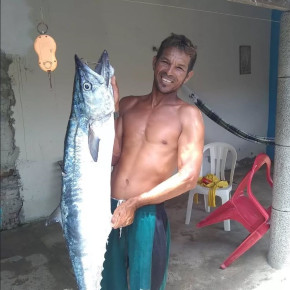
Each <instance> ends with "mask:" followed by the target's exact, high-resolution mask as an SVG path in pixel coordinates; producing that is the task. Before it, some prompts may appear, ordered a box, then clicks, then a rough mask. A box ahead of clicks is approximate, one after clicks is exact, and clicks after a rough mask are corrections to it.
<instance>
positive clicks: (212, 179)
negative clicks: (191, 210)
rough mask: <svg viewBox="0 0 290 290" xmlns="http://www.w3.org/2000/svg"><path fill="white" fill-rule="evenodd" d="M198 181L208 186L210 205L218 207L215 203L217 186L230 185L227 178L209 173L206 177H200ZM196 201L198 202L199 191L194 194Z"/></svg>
mask: <svg viewBox="0 0 290 290" xmlns="http://www.w3.org/2000/svg"><path fill="white" fill-rule="evenodd" d="M197 183H198V184H199V185H201V186H204V187H208V188H209V192H208V205H209V206H211V207H216V203H215V193H216V190H217V188H225V187H227V186H229V184H228V182H227V181H226V180H219V179H218V177H217V176H216V175H214V174H207V175H206V176H204V177H199V179H198V181H197ZM194 202H195V203H198V193H195V195H194Z"/></svg>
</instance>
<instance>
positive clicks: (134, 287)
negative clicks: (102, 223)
mask: <svg viewBox="0 0 290 290" xmlns="http://www.w3.org/2000/svg"><path fill="white" fill-rule="evenodd" d="M195 60H196V48H195V47H194V46H193V45H192V43H191V41H190V40H189V39H188V38H186V37H185V36H183V35H176V34H172V35H171V36H169V37H168V38H166V39H165V40H164V41H163V42H162V43H161V46H160V48H159V50H158V53H157V55H156V56H155V57H154V58H153V71H154V81H153V87H152V91H151V93H150V94H148V95H144V96H129V97H126V98H123V99H122V100H121V101H120V103H119V104H118V102H117V103H116V109H118V107H119V108H120V110H119V118H118V120H117V121H116V139H115V145H114V153H113V166H114V169H113V172H112V184H111V188H112V213H113V217H112V227H113V229H112V232H111V234H110V237H109V243H108V247H107V253H106V256H105V258H106V260H105V263H104V272H103V281H102V289H106V290H115V289H116V290H117V289H118V290H123V289H124V290H125V289H128V284H129V289H131V290H140V289H147V290H148V289H151V290H157V289H158V290H159V289H165V284H166V277H167V266H168V256H169V244H170V237H169V235H170V234H169V224H168V221H167V216H166V213H165V210H164V202H165V201H166V200H168V199H171V198H174V197H176V196H178V195H180V194H182V193H184V192H186V191H188V190H189V189H191V188H193V187H195V185H196V182H197V179H198V176H199V172H200V166H201V161H202V152H203V142H204V125H203V120H202V115H201V113H200V111H199V110H198V109H197V108H196V107H195V106H192V105H190V104H187V103H185V102H183V101H182V100H181V99H179V98H178V96H177V90H178V89H179V88H180V87H181V86H182V84H184V83H185V82H187V81H188V80H189V79H190V78H191V77H192V76H193V71H192V69H193V65H194V63H195ZM112 85H113V88H114V96H115V99H116V100H118V88H117V85H116V83H115V80H114V79H113V80H112ZM176 168H177V173H175V174H173V172H174V171H175V169H176ZM128 270H129V271H128Z"/></svg>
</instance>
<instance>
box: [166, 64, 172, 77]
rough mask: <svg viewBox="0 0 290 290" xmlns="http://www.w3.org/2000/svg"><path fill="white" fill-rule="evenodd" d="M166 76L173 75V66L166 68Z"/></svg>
mask: <svg viewBox="0 0 290 290" xmlns="http://www.w3.org/2000/svg"><path fill="white" fill-rule="evenodd" d="M167 74H168V75H172V74H173V65H170V66H168V68H167Z"/></svg>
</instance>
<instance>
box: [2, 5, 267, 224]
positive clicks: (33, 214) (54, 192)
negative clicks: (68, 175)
mask: <svg viewBox="0 0 290 290" xmlns="http://www.w3.org/2000/svg"><path fill="white" fill-rule="evenodd" d="M145 2H146V1H143V2H142V3H138V2H133V1H123V0H106V1H105V0H83V1H77V0H62V1H57V0H50V1H39V0H18V1H9V0H3V1H1V47H2V49H3V50H4V51H5V52H6V53H7V54H9V55H10V56H11V58H12V59H13V63H12V64H11V66H10V71H9V75H10V77H11V83H12V86H13V90H14V94H15V98H16V104H15V107H14V118H15V138H16V145H17V146H18V147H19V149H20V155H19V157H18V160H17V169H18V171H19V174H20V177H21V182H22V186H23V187H22V191H21V195H22V197H23V200H24V206H23V210H22V214H23V221H25V222H28V221H31V220H34V219H37V218H40V217H44V216H47V215H48V214H49V213H50V212H51V211H52V210H53V209H54V207H55V206H56V205H57V203H58V201H59V197H60V191H61V177H60V170H59V167H58V165H57V161H58V160H61V159H62V154H63V140H64V135H65V130H66V125H67V120H68V117H69V112H70V104H71V93H72V86H73V76H74V62H73V56H74V54H75V53H77V54H78V55H79V56H80V57H83V58H85V59H86V60H88V61H91V62H94V61H96V60H97V58H98V57H99V55H100V53H101V52H102V50H103V49H107V50H108V51H109V54H110V57H111V62H112V64H113V66H114V67H115V69H116V76H117V79H118V83H119V87H120V92H121V95H122V96H125V95H128V94H145V93H148V92H149V91H150V90H151V86H152V64H151V63H152V57H153V56H154V52H153V50H152V47H153V46H157V47H158V46H159V44H160V41H161V40H162V39H163V38H165V37H166V36H168V35H169V34H170V33H171V32H175V33H182V34H185V35H187V36H188V37H189V38H191V39H192V40H193V42H194V43H195V44H196V45H197V46H198V59H197V63H196V66H195V76H194V78H193V79H192V80H191V81H190V83H189V84H188V85H189V86H190V87H191V88H192V89H194V91H195V92H196V93H197V94H198V95H199V96H200V97H201V98H202V100H203V101H204V102H205V103H206V104H208V105H209V106H210V107H211V108H212V109H214V110H215V111H216V112H217V113H218V114H219V115H220V116H221V117H222V118H224V119H225V120H227V121H228V122H230V123H232V124H233V125H235V126H237V127H238V128H240V129H242V130H245V131H248V132H250V133H252V134H257V135H261V136H265V135H266V132H267V120H268V69H269V39H270V26H271V23H270V21H268V20H269V19H270V17H271V15H270V10H265V9H262V8H256V7H251V6H244V5H240V4H234V3H228V2H227V1H225V0H196V1H177V0H176V1H165V0H158V1H157V0H154V1H151V2H152V3H154V4H155V5H152V4H148V3H150V2H148V3H147V4H145ZM163 4H166V5H169V6H170V7H168V6H162V5H163ZM180 7H181V8H180ZM42 15H43V17H42ZM42 18H43V21H44V22H45V23H46V24H47V25H48V32H47V33H48V34H50V35H51V36H52V37H54V39H55V40H56V43H57V52H56V56H57V59H58V67H57V69H56V70H55V72H53V73H52V88H50V85H49V79H48V76H47V74H46V73H45V72H43V71H41V70H40V68H39V67H38V65H37V61H38V59H37V55H36V53H35V52H34V49H33V42H34V40H35V38H36V37H37V36H38V32H37V29H36V27H37V24H38V23H39V22H40V21H41V20H42ZM16 19H17V21H15V20H16ZM239 45H251V47H252V73H251V74H249V75H240V74H239ZM205 125H206V143H208V142H211V141H225V142H229V143H231V144H232V145H233V146H235V148H236V149H237V151H238V159H243V158H246V157H252V156H254V155H256V154H257V153H259V152H261V151H264V150H265V146H262V145H257V144H253V143H249V142H247V141H244V140H242V139H239V138H238V137H235V136H233V135H231V134H230V133H228V132H227V131H225V130H224V129H222V128H220V127H219V126H218V125H216V124H214V123H213V122H212V121H210V120H209V119H208V118H207V117H205ZM96 186H97V185H96Z"/></svg>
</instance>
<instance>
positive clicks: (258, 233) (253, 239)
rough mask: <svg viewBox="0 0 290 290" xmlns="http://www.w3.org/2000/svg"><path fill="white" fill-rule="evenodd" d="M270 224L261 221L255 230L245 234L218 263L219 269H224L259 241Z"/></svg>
mask: <svg viewBox="0 0 290 290" xmlns="http://www.w3.org/2000/svg"><path fill="white" fill-rule="evenodd" d="M269 228H270V225H269V224H267V223H263V224H262V225H260V226H259V227H258V228H257V230H255V231H254V232H252V233H251V234H249V235H248V236H247V238H246V239H245V240H244V241H243V242H242V243H241V244H240V245H239V246H238V247H237V248H236V249H235V250H234V251H233V252H232V254H231V255H230V256H229V257H228V258H227V259H226V260H225V261H224V262H223V263H222V264H221V265H220V267H221V269H225V268H226V267H228V266H229V265H231V264H232V263H233V262H234V261H235V260H236V259H238V258H239V257H240V256H241V255H242V254H244V253H245V252H246V251H247V250H248V249H250V248H251V247H252V246H253V245H254V244H256V243H257V241H259V240H260V239H261V238H262V237H263V236H264V234H265V233H266V232H267V231H268V229H269Z"/></svg>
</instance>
